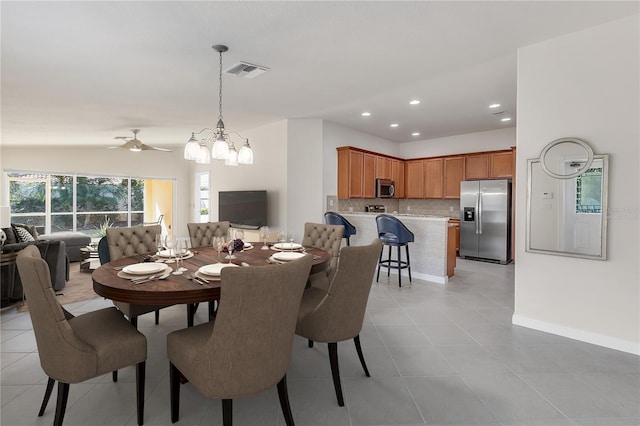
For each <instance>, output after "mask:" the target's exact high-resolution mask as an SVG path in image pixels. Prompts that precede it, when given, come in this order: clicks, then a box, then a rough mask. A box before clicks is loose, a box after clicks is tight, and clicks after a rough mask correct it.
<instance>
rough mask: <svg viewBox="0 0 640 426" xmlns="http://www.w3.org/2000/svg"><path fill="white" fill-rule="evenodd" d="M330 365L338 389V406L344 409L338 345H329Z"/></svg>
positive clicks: (334, 384)
mask: <svg viewBox="0 0 640 426" xmlns="http://www.w3.org/2000/svg"><path fill="white" fill-rule="evenodd" d="M329 363H330V364H331V376H332V377H333V387H334V388H335V389H336V397H337V398H338V405H339V406H341V407H344V398H343V397H342V386H341V385H340V369H339V368H338V343H336V342H333V343H329Z"/></svg>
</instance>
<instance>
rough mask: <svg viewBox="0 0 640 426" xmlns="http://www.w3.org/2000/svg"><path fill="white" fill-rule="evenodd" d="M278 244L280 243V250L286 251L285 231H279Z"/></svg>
mask: <svg viewBox="0 0 640 426" xmlns="http://www.w3.org/2000/svg"><path fill="white" fill-rule="evenodd" d="M278 242H279V243H280V248H281V249H282V250H284V249H285V248H286V246H285V243H286V242H287V233H286V232H285V231H282V230H280V231H278Z"/></svg>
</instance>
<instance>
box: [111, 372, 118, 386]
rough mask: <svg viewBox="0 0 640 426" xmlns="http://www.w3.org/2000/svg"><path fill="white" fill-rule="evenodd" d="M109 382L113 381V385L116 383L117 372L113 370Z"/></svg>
mask: <svg viewBox="0 0 640 426" xmlns="http://www.w3.org/2000/svg"><path fill="white" fill-rule="evenodd" d="M111 380H113V382H114V383H115V382H117V381H118V370H114V371H113V372H112V373H111Z"/></svg>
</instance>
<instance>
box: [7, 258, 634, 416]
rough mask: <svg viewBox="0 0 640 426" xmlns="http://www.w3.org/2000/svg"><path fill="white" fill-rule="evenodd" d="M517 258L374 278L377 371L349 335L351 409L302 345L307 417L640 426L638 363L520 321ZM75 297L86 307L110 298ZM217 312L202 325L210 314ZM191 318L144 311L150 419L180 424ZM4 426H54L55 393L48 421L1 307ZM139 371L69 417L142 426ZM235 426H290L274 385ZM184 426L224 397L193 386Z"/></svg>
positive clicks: (36, 376) (27, 355)
mask: <svg viewBox="0 0 640 426" xmlns="http://www.w3.org/2000/svg"><path fill="white" fill-rule="evenodd" d="M513 276H514V266H513V265H507V266H501V265H494V264H488V263H480V262H473V261H460V262H459V264H458V268H457V269H456V276H455V277H454V278H453V279H452V280H451V281H450V282H449V284H447V285H444V286H443V285H439V284H434V283H430V282H425V281H419V280H415V281H414V283H413V285H405V286H404V287H403V288H401V289H399V288H398V287H397V284H396V281H395V280H394V279H393V276H392V279H391V281H390V282H382V280H381V282H380V283H378V284H376V283H374V284H373V288H372V291H371V297H370V301H369V305H368V309H367V316H366V319H365V324H364V327H363V330H362V333H361V340H362V345H363V349H364V355H365V358H366V360H367V363H368V366H369V370H370V371H371V375H372V377H371V378H366V377H365V376H364V374H363V372H362V369H361V367H360V364H359V362H358V358H357V355H356V351H355V349H354V347H353V344H352V343H351V342H345V343H341V344H340V345H339V354H340V369H341V372H342V378H343V388H344V390H345V399H346V406H345V407H342V408H341V407H338V405H337V403H336V400H335V395H334V390H333V384H332V381H331V373H330V369H329V361H328V357H327V351H326V345H322V344H316V345H315V347H314V348H313V349H309V348H308V347H307V343H306V341H305V340H303V339H301V338H296V339H295V341H294V348H293V357H292V363H291V367H290V369H289V372H288V374H287V377H288V384H289V395H290V399H291V406H292V409H293V414H294V418H295V421H296V423H297V424H298V425H424V424H427V425H445V424H446V425H540V426H547V425H585V426H586V425H602V426H604V425H639V424H640V408H639V405H640V402H639V401H640V358H639V357H637V356H634V355H630V354H625V353H622V352H618V351H614V350H609V349H604V348H601V347H598V346H593V345H589V344H586V343H581V342H578V341H574V340H570V339H566V338H562V337H558V336H554V335H550V334H546V333H541V332H537V331H533V330H530V329H526V328H522V327H517V326H513V325H511V315H512V313H513ZM109 305H110V302H106V301H103V300H101V299H96V300H94V301H90V302H81V303H77V304H75V305H69V306H68V307H69V308H70V310H71V311H72V312H74V313H76V314H78V313H82V312H86V311H90V310H94V309H97V308H101V307H103V306H109ZM205 315H206V309H203V308H201V309H200V310H199V312H198V317H197V319H196V320H197V322H202V321H204V320H205ZM185 326H186V310H185V308H184V307H182V306H177V307H172V308H168V309H164V310H162V311H161V314H160V325H158V326H156V325H154V324H153V315H145V316H143V317H141V318H140V324H139V328H140V330H141V331H142V332H143V333H144V334H145V335H146V336H147V338H148V342H149V345H148V347H149V356H148V360H147V390H146V411H145V425H170V424H171V421H170V414H169V374H168V370H169V367H168V361H167V358H166V353H165V336H166V335H167V333H168V332H170V331H172V330H175V329H179V328H182V327H185ZM1 333H2V334H1V339H2V343H1V361H2V362H1V370H0V380H1V387H0V388H1V393H2V407H1V414H0V424H2V425H3V426H13V425H48V424H51V423H52V421H53V415H54V410H55V393H54V396H53V398H52V400H51V401H50V402H49V407H48V409H47V411H46V412H45V415H44V416H43V417H41V418H38V417H37V411H38V408H39V406H40V402H41V400H42V396H43V394H44V389H45V383H46V376H45V375H44V373H43V372H42V370H41V368H40V365H39V361H38V354H37V353H36V343H35V340H34V336H33V332H32V329H31V321H30V318H29V316H28V314H16V313H15V311H5V312H3V313H2V315H1ZM134 381H135V374H134V371H133V368H128V369H126V370H122V371H121V372H120V380H119V381H118V383H112V382H111V375H107V376H103V377H100V378H97V379H95V380H92V381H89V382H85V383H82V384H78V385H72V386H71V392H70V397H69V404H68V407H67V414H66V418H65V425H82V426H93V425H135V423H136V420H135V402H134V401H135V398H134V388H135V385H134ZM234 423H235V424H236V425H282V424H284V421H283V418H282V415H281V412H280V407H279V404H278V398H277V392H276V390H275V388H274V389H273V390H269V391H267V392H263V393H261V394H259V395H256V396H253V397H249V398H244V399H239V400H236V401H234ZM178 424H181V425H209V424H222V412H221V404H220V402H219V401H216V400H208V399H206V398H204V397H202V396H201V395H200V394H199V393H198V392H197V391H196V390H195V389H194V388H193V387H192V386H191V385H188V384H187V385H184V386H183V388H182V395H181V418H180V422H179V423H178Z"/></svg>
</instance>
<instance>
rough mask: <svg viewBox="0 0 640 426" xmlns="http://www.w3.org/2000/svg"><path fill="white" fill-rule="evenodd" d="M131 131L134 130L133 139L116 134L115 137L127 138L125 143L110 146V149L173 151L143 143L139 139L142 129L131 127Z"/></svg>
mask: <svg viewBox="0 0 640 426" xmlns="http://www.w3.org/2000/svg"><path fill="white" fill-rule="evenodd" d="M131 131H132V132H133V139H129V136H116V137H115V138H114V139H121V140H126V142H125V143H123V144H122V145H118V146H110V147H109V148H108V149H115V148H122V149H128V150H129V151H133V152H140V151H152V150H154V151H163V152H171V150H170V149H166V148H158V147H156V146H151V145H147V144H144V143H142V142H141V141H140V139H138V133H140V129H131ZM127 139H129V140H127Z"/></svg>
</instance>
